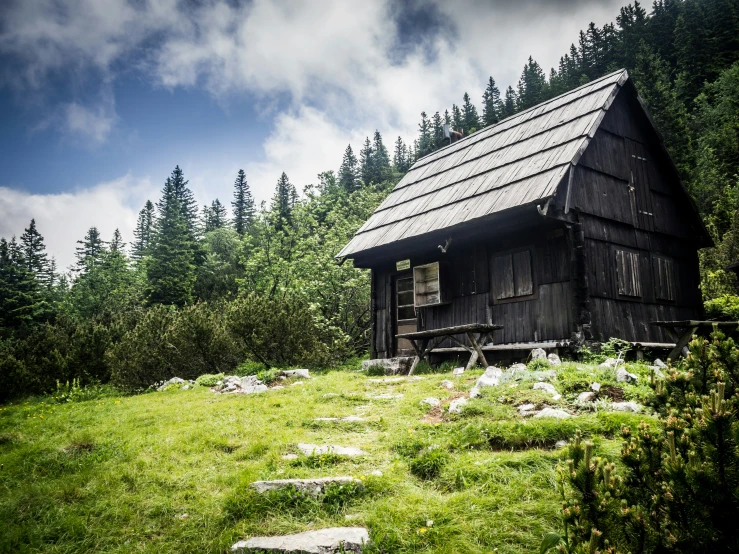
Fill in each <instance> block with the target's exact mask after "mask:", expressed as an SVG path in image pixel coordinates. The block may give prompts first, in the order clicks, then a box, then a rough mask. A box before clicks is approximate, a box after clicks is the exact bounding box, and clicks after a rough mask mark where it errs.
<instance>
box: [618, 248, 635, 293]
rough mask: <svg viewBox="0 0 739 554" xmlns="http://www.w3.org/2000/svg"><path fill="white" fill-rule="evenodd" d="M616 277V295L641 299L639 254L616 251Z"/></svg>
mask: <svg viewBox="0 0 739 554" xmlns="http://www.w3.org/2000/svg"><path fill="white" fill-rule="evenodd" d="M616 275H617V281H618V294H620V295H622V296H633V297H637V298H639V297H641V280H640V279H639V254H637V253H636V252H630V251H628V250H616Z"/></svg>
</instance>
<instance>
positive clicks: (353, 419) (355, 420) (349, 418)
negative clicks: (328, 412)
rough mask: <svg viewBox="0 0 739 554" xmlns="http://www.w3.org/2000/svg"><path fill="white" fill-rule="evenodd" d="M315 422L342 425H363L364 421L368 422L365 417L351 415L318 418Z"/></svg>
mask: <svg viewBox="0 0 739 554" xmlns="http://www.w3.org/2000/svg"><path fill="white" fill-rule="evenodd" d="M314 421H322V422H329V421H333V422H340V423H362V422H363V421H366V420H365V419H364V418H363V417H359V416H355V415H350V416H346V417H317V418H316V419H315V420H314Z"/></svg>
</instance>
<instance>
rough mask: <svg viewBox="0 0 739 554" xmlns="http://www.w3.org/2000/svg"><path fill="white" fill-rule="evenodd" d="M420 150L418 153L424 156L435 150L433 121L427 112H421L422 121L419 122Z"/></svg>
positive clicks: (420, 156)
mask: <svg viewBox="0 0 739 554" xmlns="http://www.w3.org/2000/svg"><path fill="white" fill-rule="evenodd" d="M418 133H419V134H418V151H417V155H418V157H419V158H422V157H423V156H425V155H426V154H429V153H430V152H433V148H434V136H433V134H432V129H431V122H430V121H429V118H428V116H427V115H426V112H421V123H419V124H418Z"/></svg>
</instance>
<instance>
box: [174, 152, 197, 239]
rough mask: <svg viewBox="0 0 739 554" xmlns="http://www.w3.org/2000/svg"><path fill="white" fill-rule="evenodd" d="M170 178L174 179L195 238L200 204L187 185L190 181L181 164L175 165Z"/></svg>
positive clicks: (191, 232)
mask: <svg viewBox="0 0 739 554" xmlns="http://www.w3.org/2000/svg"><path fill="white" fill-rule="evenodd" d="M170 179H171V180H172V186H173V189H174V192H175V195H176V196H177V199H178V200H179V202H180V209H181V210H182V216H183V217H184V218H185V222H186V223H187V231H188V233H189V234H190V237H191V239H192V240H195V234H196V229H197V225H198V205H197V202H195V195H194V194H193V193H192V191H191V190H190V188H189V187H188V186H187V185H188V184H189V181H186V180H185V176H184V174H183V172H182V170H181V169H180V166H179V165H177V166H175V168H174V170H172V175H171V176H170Z"/></svg>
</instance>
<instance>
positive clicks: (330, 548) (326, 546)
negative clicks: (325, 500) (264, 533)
mask: <svg viewBox="0 0 739 554" xmlns="http://www.w3.org/2000/svg"><path fill="white" fill-rule="evenodd" d="M368 544H369V533H367V529H365V528H364V527H331V528H329V529H320V530H318V531H307V532H305V533H296V534H295V535H283V536H279V537H254V538H251V539H249V540H246V541H239V542H237V543H236V544H234V545H233V546H232V547H231V552H243V553H247V552H253V551H256V552H290V553H295V554H298V553H300V554H336V553H339V552H362V549H363V548H364V547H365V546H366V545H368Z"/></svg>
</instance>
